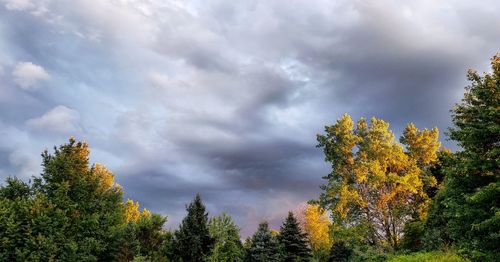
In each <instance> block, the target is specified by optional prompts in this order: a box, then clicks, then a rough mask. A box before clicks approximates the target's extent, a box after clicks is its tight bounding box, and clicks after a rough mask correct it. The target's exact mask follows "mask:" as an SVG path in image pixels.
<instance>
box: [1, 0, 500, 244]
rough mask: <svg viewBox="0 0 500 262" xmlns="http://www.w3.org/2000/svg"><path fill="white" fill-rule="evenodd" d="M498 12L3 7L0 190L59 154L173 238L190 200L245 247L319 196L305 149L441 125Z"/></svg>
mask: <svg viewBox="0 0 500 262" xmlns="http://www.w3.org/2000/svg"><path fill="white" fill-rule="evenodd" d="M499 13H500V2H499V1H496V0H491V1H490V0H486V1H481V2H480V3H478V2H475V1H467V0H459V1H452V0H450V1H433V0H422V1H400V0H392V1H391V0H380V1H356V0H354V1H344V0H334V1H326V0H325V1H322V0H290V1H279V0H276V1H268V0H265V1H264V0H262V1H260V0H252V1H165V0H141V1H139V0H137V1H135V0H109V1H103V0H93V1H87V0H72V1H59V0H39V1H34V0H0V178H1V180H2V181H3V180H4V179H5V178H6V177H7V176H17V177H20V178H22V179H25V180H27V179H29V178H30V177H31V176H37V175H39V174H40V172H41V166H40V164H41V157H40V153H41V152H42V151H43V150H44V149H49V150H50V149H52V148H53V146H55V145H60V144H63V143H65V142H66V141H67V140H68V138H69V137H70V136H74V137H75V138H76V139H78V140H85V141H87V142H88V143H89V145H90V149H91V161H92V163H95V162H99V163H102V164H103V165H105V166H107V167H108V168H109V169H110V170H111V171H112V172H113V173H114V175H115V180H116V181H117V182H118V183H119V184H121V185H122V187H123V189H124V192H125V195H126V197H129V198H132V199H134V200H136V201H139V203H140V204H141V207H146V208H148V209H150V210H151V211H153V212H157V213H161V214H163V215H167V216H168V222H167V225H166V227H167V228H169V229H175V228H176V227H177V225H178V223H179V221H180V220H181V219H182V217H183V216H184V215H185V213H186V212H185V205H186V204H187V203H189V202H190V201H191V200H192V199H193V197H194V195H195V194H196V193H197V192H199V193H200V194H201V196H202V198H203V200H204V202H205V203H206V205H207V209H208V211H209V213H210V215H217V214H220V213H221V212H227V213H228V214H230V215H231V216H232V217H233V218H234V219H235V220H236V222H237V223H238V224H239V226H240V227H241V229H242V235H243V236H247V235H249V234H251V233H252V232H253V231H254V230H255V229H256V227H257V224H258V223H259V222H260V221H261V220H264V219H265V220H268V221H270V223H271V226H272V227H274V228H279V225H280V223H281V221H282V219H284V217H285V216H286V213H287V212H288V211H289V210H293V209H295V208H296V207H297V206H298V205H299V204H300V203H302V202H304V201H307V200H310V199H314V198H316V197H317V196H318V194H319V193H320V189H319V186H320V185H321V184H322V183H323V181H322V179H321V178H322V176H324V175H326V174H327V173H328V172H329V170H328V169H329V165H328V164H327V163H325V162H324V157H323V154H322V151H321V149H318V148H316V147H315V145H316V144H317V142H316V134H318V133H322V132H323V130H324V126H325V125H331V124H334V123H335V121H336V120H337V119H338V118H339V117H340V116H341V115H342V114H343V113H348V114H350V115H352V116H353V118H354V119H358V118H360V117H363V116H364V117H372V116H376V117H379V118H383V119H385V120H387V121H388V122H389V123H390V124H391V129H392V130H393V131H394V133H395V134H396V136H399V135H400V134H401V131H402V130H403V128H404V126H405V125H406V124H407V123H409V122H413V123H415V125H416V126H417V127H419V128H432V127H438V128H439V129H440V130H441V140H442V141H443V144H444V145H445V146H448V147H451V148H456V147H455V146H454V144H453V142H451V141H446V140H445V139H446V137H445V135H444V133H443V131H445V130H446V128H447V127H448V126H449V125H450V113H449V110H450V109H451V108H452V106H453V104H454V103H456V102H458V101H459V100H460V98H461V97H462V94H463V91H464V87H465V86H467V79H466V72H467V69H469V68H473V69H476V70H478V71H480V72H484V71H488V69H489V59H490V58H491V57H492V56H493V55H494V54H495V53H496V52H499V51H500V45H499V44H500V16H499V15H498V14H499Z"/></svg>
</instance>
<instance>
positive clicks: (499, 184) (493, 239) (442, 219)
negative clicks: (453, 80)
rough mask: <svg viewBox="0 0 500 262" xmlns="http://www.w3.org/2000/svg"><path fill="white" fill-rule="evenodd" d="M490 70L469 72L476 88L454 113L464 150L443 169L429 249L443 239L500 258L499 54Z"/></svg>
mask: <svg viewBox="0 0 500 262" xmlns="http://www.w3.org/2000/svg"><path fill="white" fill-rule="evenodd" d="M491 66H492V72H491V73H485V74H484V75H483V76H480V75H479V74H478V73H477V72H475V71H473V70H469V73H468V80H469V81H470V82H471V84H470V85H469V86H468V87H467V88H466V91H465V94H464V98H463V99H462V101H461V103H459V104H457V105H456V106H455V107H454V108H453V110H452V121H453V126H452V127H451V128H450V129H449V136H450V138H451V139H452V140H454V141H456V142H458V144H459V145H460V146H461V147H462V149H463V150H462V151H459V152H456V153H455V154H453V155H451V156H450V157H449V160H448V163H447V164H446V165H444V172H445V174H446V177H445V181H444V186H443V188H442V189H441V190H440V191H439V192H438V194H437V196H436V199H435V201H434V203H433V205H432V208H431V211H430V214H429V217H428V219H427V221H426V224H425V230H426V233H425V234H426V243H427V244H428V245H429V244H430V243H436V241H443V240H444V241H447V242H448V243H450V244H453V245H456V246H458V247H462V248H466V249H468V250H475V251H480V252H484V253H485V255H486V256H491V257H490V259H491V258H493V257H495V256H496V257H498V253H500V247H499V245H498V243H499V242H500V235H499V234H498V232H500V208H499V202H500V179H499V178H500V168H499V166H500V158H499V156H500V106H499V105H500V54H497V55H496V56H494V57H493V58H492V60H491ZM430 246H431V247H435V245H432V244H431V245H430ZM476 253H477V252H476ZM482 259H487V258H482Z"/></svg>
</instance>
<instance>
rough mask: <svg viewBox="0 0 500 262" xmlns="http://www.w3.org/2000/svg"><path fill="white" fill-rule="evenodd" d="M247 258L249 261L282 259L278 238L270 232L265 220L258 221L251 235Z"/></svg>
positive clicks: (262, 261)
mask: <svg viewBox="0 0 500 262" xmlns="http://www.w3.org/2000/svg"><path fill="white" fill-rule="evenodd" d="M247 258H248V261H251V262H267V261H282V260H280V258H281V254H280V249H279V244H278V240H277V239H276V237H274V236H273V235H272V234H271V230H269V224H268V223H267V221H263V222H262V223H260V224H259V228H258V229H257V231H256V232H255V234H254V235H253V236H252V240H251V245H250V248H249V249H248V257H247Z"/></svg>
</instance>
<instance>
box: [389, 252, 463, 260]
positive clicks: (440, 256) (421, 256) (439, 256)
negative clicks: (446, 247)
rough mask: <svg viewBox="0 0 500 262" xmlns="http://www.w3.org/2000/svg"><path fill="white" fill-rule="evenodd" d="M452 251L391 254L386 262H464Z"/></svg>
mask: <svg viewBox="0 0 500 262" xmlns="http://www.w3.org/2000/svg"><path fill="white" fill-rule="evenodd" d="M465 261H467V260H466V259H464V258H461V257H460V256H458V255H457V254H454V253H445V252H441V251H434V252H427V253H413V254H409V255H399V256H393V257H390V258H389V259H388V262H465Z"/></svg>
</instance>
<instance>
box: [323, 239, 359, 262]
mask: <svg viewBox="0 0 500 262" xmlns="http://www.w3.org/2000/svg"><path fill="white" fill-rule="evenodd" d="M352 253H353V251H352V249H351V248H349V247H348V246H347V245H346V243H345V242H343V241H339V242H335V243H333V245H332V247H331V248H330V255H329V258H328V262H347V261H349V259H350V258H351V256H352Z"/></svg>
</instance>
